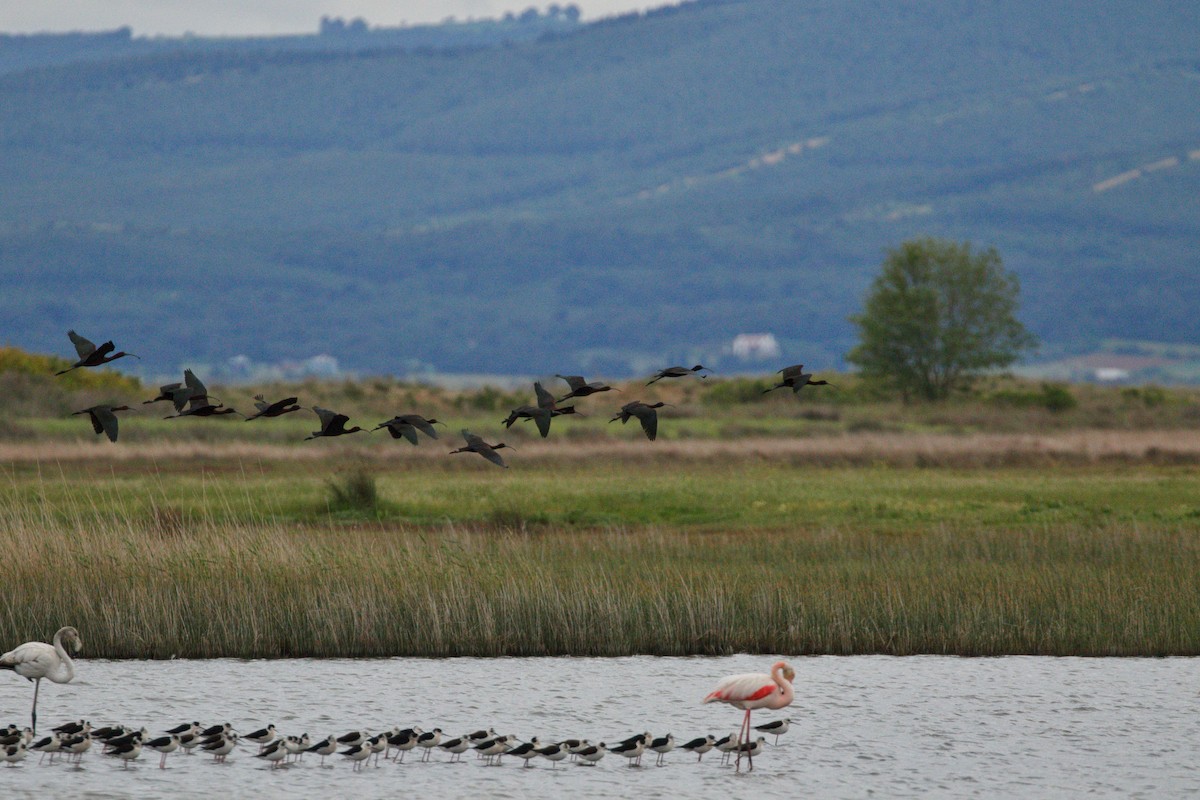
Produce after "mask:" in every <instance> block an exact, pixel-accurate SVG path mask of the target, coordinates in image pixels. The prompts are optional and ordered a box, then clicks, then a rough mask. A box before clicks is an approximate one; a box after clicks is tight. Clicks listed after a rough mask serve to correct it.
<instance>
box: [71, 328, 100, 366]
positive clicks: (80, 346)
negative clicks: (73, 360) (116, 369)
mask: <svg viewBox="0 0 1200 800" xmlns="http://www.w3.org/2000/svg"><path fill="white" fill-rule="evenodd" d="M67 336H68V337H70V339H71V344H73V345H75V352H76V353H78V354H79V358H80V360H83V359H85V358H87V357H88V356H90V355H91V354H92V353H94V352H96V345H94V344H92V343H91V342H90V341H88V340H87V339H85V338H83V337H82V336H80V335H79V334H78V333H76V332H75V331H67Z"/></svg>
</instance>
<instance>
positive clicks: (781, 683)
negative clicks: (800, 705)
mask: <svg viewBox="0 0 1200 800" xmlns="http://www.w3.org/2000/svg"><path fill="white" fill-rule="evenodd" d="M795 678H796V671H795V670H794V669H792V668H791V667H790V666H789V665H788V663H787V662H786V661H776V662H775V664H774V665H772V667H771V672H770V674H766V673H763V672H750V673H745V674H742V675H730V676H728V677H726V678H723V679H722V680H721V681H720V683H718V684H717V688H715V689H713V690H712V691H711V692H709V693H708V694H707V695H706V696H705V697H704V700H703V701H702V702H704V703H728V704H729V705H731V706H733V707H734V708H740V709H744V710H745V712H746V716H745V717H744V718H743V720H742V726H741V728H740V729H739V730H738V738H737V742H738V746H739V749H738V769H739V770H741V760H742V750H741V749H740V748H741V747H745V746H746V745H748V744H750V741H749V740H750V712H751V711H753V710H754V709H756V708H771V709H780V708H784V707H786V706H789V705H791V704H792V698H793V696H794V695H793V691H792V681H793V680H795ZM759 741H760V742H761V741H765V740H763V739H762V738H761V737H760V739H759ZM743 743H745V744H743ZM760 747H761V745H760ZM756 752H757V751H755V750H753V748H750V749H748V750H747V751H746V755H747V759H748V760H749V761H750V767H749V768H750V769H754V758H753V756H754V755H755V754H756Z"/></svg>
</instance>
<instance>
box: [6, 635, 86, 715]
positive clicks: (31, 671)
mask: <svg viewBox="0 0 1200 800" xmlns="http://www.w3.org/2000/svg"><path fill="white" fill-rule="evenodd" d="M64 642H65V643H66V644H69V645H71V646H72V649H73V650H74V651H75V652H76V653H78V652H79V651H80V649H82V648H83V640H82V639H80V638H79V631H77V630H75V629H74V628H72V627H71V626H69V625H68V626H67V627H65V628H59V629H58V633H56V634H54V643H53V644H46V643H45V642H26V643H25V644H22V645H18V646H17V647H16V648H14V649H12V650H10V651H8V652H7V653H5V654H4V655H2V656H0V669H11V670H12V671H13V672H15V673H17V674H18V675H20V676H21V677H22V678H27V679H28V680H31V681H33V682H34V683H33V711H32V712H31V713H30V715H29V716H30V719H31V727H32V728H33V732H34V733H35V734H36V733H37V701H38V690H39V689H41V688H42V678H49V679H50V680H52V681H54V682H55V683H70V682H71V679H72V678H74V677H75V662H74V661H72V660H71V656H69V655H67V650H66V648H65V647H63V643H64Z"/></svg>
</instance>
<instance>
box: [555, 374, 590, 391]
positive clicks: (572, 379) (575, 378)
mask: <svg viewBox="0 0 1200 800" xmlns="http://www.w3.org/2000/svg"><path fill="white" fill-rule="evenodd" d="M555 377H556V378H562V379H563V380H564V381H566V382H567V386H570V387H571V391H572V392H577V391H579V390H580V389H582V388H583V387H584V386H587V381H585V380H584V379H583V376H582V375H556V376H555Z"/></svg>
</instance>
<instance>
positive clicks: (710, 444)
mask: <svg viewBox="0 0 1200 800" xmlns="http://www.w3.org/2000/svg"><path fill="white" fill-rule="evenodd" d="M492 438H493V439H497V438H502V437H498V436H493V437H492ZM508 438H509V439H510V440H511V439H513V437H512V436H509V437H508ZM459 444H460V443H459V441H458V439H457V437H456V436H453V435H445V436H443V438H442V439H441V440H439V441H436V442H423V443H422V445H421V446H420V447H410V446H408V445H407V444H397V443H393V442H390V441H388V442H381V441H380V440H378V439H374V440H369V439H365V438H364V439H361V440H359V441H354V440H352V439H347V440H345V441H337V442H308V443H303V442H301V443H298V444H294V445H290V444H264V443H261V442H240V441H211V442H205V441H171V440H157V441H149V442H127V443H121V444H119V445H115V446H114V445H112V444H111V443H109V442H105V441H98V440H84V441H44V442H0V463H9V464H32V463H37V462H40V463H43V464H53V463H55V462H74V461H86V462H97V463H99V462H113V463H129V462H147V463H154V464H157V465H160V466H162V467H163V468H167V469H169V468H170V465H171V464H180V463H197V462H201V463H202V462H213V461H222V462H245V463H253V462H256V461H264V462H274V461H303V462H310V463H317V462H321V461H324V460H331V461H337V460H360V461H368V462H373V463H378V464H388V463H400V462H405V463H408V462H411V463H414V464H421V465H438V466H441V467H443V468H448V469H459V468H463V467H466V468H474V467H485V466H487V465H486V464H483V463H482V462H481V461H480V460H479V459H478V458H474V457H471V456H470V455H465V456H462V455H460V456H455V457H454V458H452V459H451V458H448V456H447V454H448V452H449V450H450V449H451V448H452V447H458V446H459ZM387 445H391V446H387ZM721 459H726V460H750V461H767V462H782V463H792V464H797V465H799V464H808V465H815V466H816V465H822V464H828V465H835V466H842V465H859V464H861V465H870V464H882V465H891V466H952V467H971V466H981V467H991V466H1004V465H1011V466H1020V465H1035V466H1036V465H1041V464H1054V463H1068V464H1088V463H1103V462H1128V463H1138V462H1146V463H1157V464H1163V463H1165V464H1170V463H1177V464H1191V463H1197V462H1200V430H1191V429H1188V430H1168V431H1157V430H1149V431H1147V430H1137V431H1129V430H1068V431H1055V432H1048V433H1039V434H1030V433H1021V434H1010V433H997V434H984V433H971V434H938V433H855V434H841V435H835V436H808V437H803V438H796V437H787V438H783V437H761V436H755V437H746V438H739V439H730V440H725V439H677V440H669V441H657V442H649V441H645V440H643V439H629V438H623V439H584V440H574V441H562V440H561V439H559V438H556V437H554V436H553V434H552V436H551V438H550V439H548V440H541V439H532V438H527V439H523V440H521V441H520V443H519V444H518V445H517V449H516V450H515V451H512V452H511V454H508V462H509V463H510V465H511V466H512V467H513V468H518V469H519V467H520V466H521V464H540V463H558V462H563V463H570V462H589V461H596V460H607V461H610V462H612V463H614V464H619V463H622V462H628V463H633V464H639V463H646V462H658V461H662V462H678V461H684V462H686V461H713V460H721Z"/></svg>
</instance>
